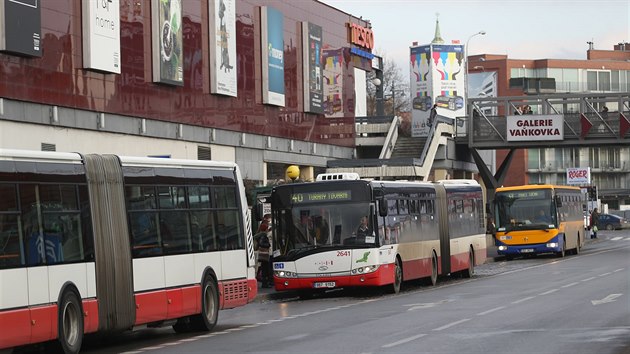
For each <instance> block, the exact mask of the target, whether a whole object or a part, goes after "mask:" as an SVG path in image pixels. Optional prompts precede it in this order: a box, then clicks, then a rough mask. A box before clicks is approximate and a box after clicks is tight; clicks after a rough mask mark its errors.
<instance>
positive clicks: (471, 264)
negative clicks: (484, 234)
mask: <svg viewBox="0 0 630 354" xmlns="http://www.w3.org/2000/svg"><path fill="white" fill-rule="evenodd" d="M474 274H475V253H474V252H473V249H472V248H471V249H470V250H469V251H468V269H466V270H464V271H463V272H462V275H463V276H464V278H472V276H473V275H474Z"/></svg>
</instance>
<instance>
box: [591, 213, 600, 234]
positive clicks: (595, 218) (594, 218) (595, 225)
mask: <svg viewBox="0 0 630 354" xmlns="http://www.w3.org/2000/svg"><path fill="white" fill-rule="evenodd" d="M598 230H599V211H597V208H595V209H593V212H592V213H591V238H597V231H598Z"/></svg>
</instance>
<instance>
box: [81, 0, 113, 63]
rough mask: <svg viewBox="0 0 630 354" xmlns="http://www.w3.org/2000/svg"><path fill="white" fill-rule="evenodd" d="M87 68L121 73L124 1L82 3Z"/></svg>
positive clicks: (110, 0) (111, 0) (109, 0)
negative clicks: (122, 5) (121, 15)
mask: <svg viewBox="0 0 630 354" xmlns="http://www.w3.org/2000/svg"><path fill="white" fill-rule="evenodd" d="M81 5H82V11H83V16H82V20H83V67H84V68H86V69H95V70H100V71H106V72H110V73H116V74H120V0H108V1H82V2H81Z"/></svg>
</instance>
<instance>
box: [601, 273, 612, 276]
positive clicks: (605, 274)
mask: <svg viewBox="0 0 630 354" xmlns="http://www.w3.org/2000/svg"><path fill="white" fill-rule="evenodd" d="M611 274H612V273H611V272H608V273H604V274H600V275H599V276H600V277H605V276H607V275H611Z"/></svg>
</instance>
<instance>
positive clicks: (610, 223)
mask: <svg viewBox="0 0 630 354" xmlns="http://www.w3.org/2000/svg"><path fill="white" fill-rule="evenodd" d="M626 228H630V224H628V220H626V219H625V218H622V217H621V216H618V215H614V214H599V229H600V230H621V229H626Z"/></svg>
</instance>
